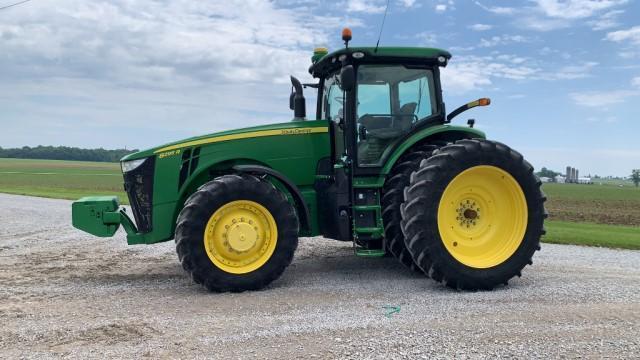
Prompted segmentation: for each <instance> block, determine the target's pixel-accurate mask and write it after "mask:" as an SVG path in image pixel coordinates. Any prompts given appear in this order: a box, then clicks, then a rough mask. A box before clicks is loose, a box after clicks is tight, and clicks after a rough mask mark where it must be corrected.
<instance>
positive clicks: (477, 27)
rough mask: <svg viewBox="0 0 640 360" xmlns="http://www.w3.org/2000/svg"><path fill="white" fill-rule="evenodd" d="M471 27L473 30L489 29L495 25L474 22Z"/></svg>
mask: <svg viewBox="0 0 640 360" xmlns="http://www.w3.org/2000/svg"><path fill="white" fill-rule="evenodd" d="M469 29H471V30H473V31H487V30H491V29H493V26H491V25H487V24H473V25H469Z"/></svg>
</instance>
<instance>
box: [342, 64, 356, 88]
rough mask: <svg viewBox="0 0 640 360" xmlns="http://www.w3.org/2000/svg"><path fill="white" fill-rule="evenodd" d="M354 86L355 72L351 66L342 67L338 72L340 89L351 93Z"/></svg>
mask: <svg viewBox="0 0 640 360" xmlns="http://www.w3.org/2000/svg"><path fill="white" fill-rule="evenodd" d="M355 86H356V71H355V70H354V69H353V65H346V66H343V67H342V69H341V70H340V89H342V90H344V91H351V90H353V88H354V87H355Z"/></svg>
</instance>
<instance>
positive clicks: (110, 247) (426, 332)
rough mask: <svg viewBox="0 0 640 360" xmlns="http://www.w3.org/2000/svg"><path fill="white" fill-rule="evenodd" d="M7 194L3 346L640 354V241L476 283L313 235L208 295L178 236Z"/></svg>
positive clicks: (2, 241) (212, 354) (432, 354)
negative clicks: (259, 280) (179, 253)
mask: <svg viewBox="0 0 640 360" xmlns="http://www.w3.org/2000/svg"><path fill="white" fill-rule="evenodd" d="M0 205H1V206H0V223H1V224H2V227H1V228H0V321H1V322H2V326H1V327H0V358H17V357H27V358H43V357H72V358H103V357H118V358H139V357H150V358H194V357H196V358H204V357H209V358H223V357H224V358H265V357H267V358H285V359H286V358H302V357H304V358H380V359H388V358H407V359H415V358H451V357H456V358H495V357H496V356H501V357H513V358H523V357H527V358H541V359H542V358H544V359H546V358H559V357H566V358H578V357H581V358H603V357H610V358H638V357H640V339H639V336H638V334H640V270H639V267H640V251H623V250H607V249H598V248H584V247H576V246H561V245H549V244H543V250H542V251H541V252H540V253H538V254H537V255H536V257H535V258H534V266H533V267H528V268H527V269H526V270H525V271H524V274H523V277H522V278H520V279H516V280H514V281H512V283H511V284H510V286H509V287H506V288H500V289H497V290H495V291H492V292H477V293H464V292H455V291H450V290H448V289H445V288H443V287H441V286H440V285H438V284H435V283H434V282H432V281H430V280H428V279H424V278H422V277H421V276H418V275H412V274H410V273H409V272H407V271H405V270H404V269H402V268H401V267H400V266H399V265H397V264H396V263H395V261H394V260H393V259H391V258H384V259H362V258H357V257H355V256H353V255H352V250H351V248H350V246H349V244H346V243H340V242H335V241H329V240H324V239H302V241H301V244H300V248H299V250H298V252H297V255H296V259H295V260H294V263H293V264H292V266H291V267H290V268H289V269H288V270H287V271H286V272H285V274H284V276H283V277H282V278H281V279H280V280H279V281H277V282H275V283H273V284H272V286H271V287H270V288H269V289H267V290H265V291H260V292H251V293H242V294H209V293H206V292H205V291H203V290H202V289H201V288H200V287H199V286H196V285H194V284H192V283H191V281H190V280H189V279H187V278H186V276H185V275H184V273H183V271H182V269H181V268H180V266H179V264H178V261H177V258H176V255H175V253H174V248H173V243H165V244H159V245H154V246H137V247H127V246H126V245H125V239H124V235H123V234H120V235H119V236H118V237H116V238H113V239H99V238H93V237H90V236H85V235H83V234H82V233H80V232H78V231H76V230H74V229H73V228H72V227H71V226H70V225H69V224H70V202H68V201H64V200H50V199H39V198H29V197H20V196H14V195H4V194H0ZM385 305H392V306H400V312H398V313H396V314H393V315H391V316H390V317H387V316H385V310H384V309H383V306H385Z"/></svg>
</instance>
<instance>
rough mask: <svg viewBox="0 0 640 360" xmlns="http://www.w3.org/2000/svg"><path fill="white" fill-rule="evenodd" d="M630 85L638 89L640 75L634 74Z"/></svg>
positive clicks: (639, 86)
mask: <svg viewBox="0 0 640 360" xmlns="http://www.w3.org/2000/svg"><path fill="white" fill-rule="evenodd" d="M631 85H633V86H634V87H637V88H639V89H640V76H636V77H634V78H633V79H631Z"/></svg>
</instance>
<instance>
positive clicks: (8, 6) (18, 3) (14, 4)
mask: <svg viewBox="0 0 640 360" xmlns="http://www.w3.org/2000/svg"><path fill="white" fill-rule="evenodd" d="M29 1H31V0H24V1H19V2H17V3H13V4H11V5H6V6H3V7H0V10H4V9H8V8H10V7H14V6H18V5H22V4H24V3H27V2H29Z"/></svg>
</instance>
